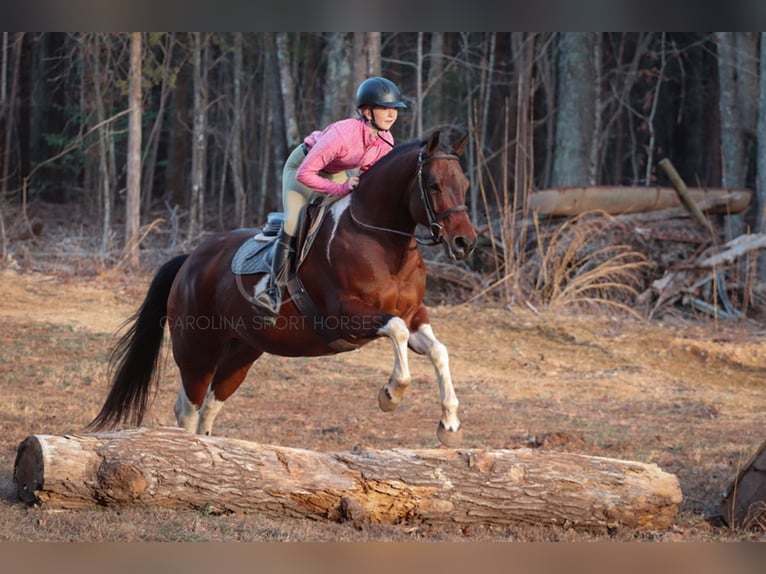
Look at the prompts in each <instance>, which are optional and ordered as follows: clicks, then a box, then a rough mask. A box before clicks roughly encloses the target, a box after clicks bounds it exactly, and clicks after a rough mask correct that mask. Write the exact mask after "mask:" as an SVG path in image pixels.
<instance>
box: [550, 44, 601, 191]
mask: <svg viewBox="0 0 766 574" xmlns="http://www.w3.org/2000/svg"><path fill="white" fill-rule="evenodd" d="M594 40H595V36H594V34H593V33H591V32H564V33H561V34H560V35H559V49H558V85H557V90H556V93H557V102H558V108H557V110H556V136H555V137H556V141H555V150H556V153H555V156H554V161H553V177H552V182H551V183H552V185H554V186H561V185H585V184H586V183H587V182H588V175H589V171H588V165H589V163H590V146H591V145H592V142H591V137H592V135H593V128H592V126H593V119H594V111H595V110H594V102H595V99H596V98H595V93H594V90H595V88H594V86H595V77H594V70H593V44H594Z"/></svg>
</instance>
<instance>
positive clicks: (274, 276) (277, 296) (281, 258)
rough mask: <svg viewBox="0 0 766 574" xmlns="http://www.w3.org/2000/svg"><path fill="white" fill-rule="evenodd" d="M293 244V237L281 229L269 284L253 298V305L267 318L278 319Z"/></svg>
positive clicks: (275, 246) (272, 261)
mask: <svg viewBox="0 0 766 574" xmlns="http://www.w3.org/2000/svg"><path fill="white" fill-rule="evenodd" d="M291 243H292V237H291V236H290V235H288V234H287V233H285V230H284V228H283V229H280V230H279V236H278V237H277V239H276V245H274V254H273V259H272V260H271V274H270V276H269V279H268V284H267V286H266V288H265V289H264V290H263V291H260V292H257V293H255V294H254V295H253V298H252V303H253V305H255V306H256V307H257V308H258V309H259V310H260V311H262V312H263V314H264V315H266V316H267V317H271V318H276V317H277V315H279V306H280V305H281V304H282V294H281V292H282V287H284V286H285V285H286V284H287V262H288V260H289V259H290V244H291Z"/></svg>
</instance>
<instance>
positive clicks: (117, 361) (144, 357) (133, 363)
mask: <svg viewBox="0 0 766 574" xmlns="http://www.w3.org/2000/svg"><path fill="white" fill-rule="evenodd" d="M187 257H188V255H179V256H178V257H175V258H173V259H171V260H170V261H168V262H167V263H165V264H164V265H163V266H162V267H160V269H159V271H157V274H156V275H155V276H154V279H152V283H151V285H150V286H149V291H148V292H147V294H146V298H145V299H144V302H143V303H142V304H141V307H139V309H138V311H136V313H135V315H133V316H132V317H130V318H129V319H128V320H127V321H126V322H125V324H124V325H123V327H124V326H125V325H128V324H129V323H130V322H131V321H132V323H133V324H132V325H131V326H130V329H129V330H128V331H127V332H126V333H125V334H124V335H123V336H122V337H121V338H120V339H119V341H118V342H117V344H116V345H115V347H114V349H112V353H111V355H110V357H109V367H110V368H109V371H110V373H114V375H113V376H112V383H111V387H110V389H109V394H108V395H107V397H106V401H105V402H104V406H102V407H101V410H100V411H99V413H98V415H96V418H95V419H93V421H92V422H91V423H90V424H89V425H88V429H90V430H101V429H105V428H114V427H116V426H118V425H119V424H120V423H128V424H130V425H133V426H140V425H141V422H142V421H143V418H144V413H145V412H146V408H147V405H148V402H149V392H150V390H151V388H152V387H156V386H157V382H158V380H159V368H158V367H159V358H160V348H161V346H162V338H163V336H164V334H165V323H166V322H167V304H168V297H169V295H170V287H171V285H172V284H173V280H174V279H175V277H176V275H177V274H178V271H179V269H180V268H181V265H183V263H184V261H186V258H187Z"/></svg>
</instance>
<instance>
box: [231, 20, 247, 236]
mask: <svg viewBox="0 0 766 574" xmlns="http://www.w3.org/2000/svg"><path fill="white" fill-rule="evenodd" d="M232 83H233V90H234V98H233V99H234V110H233V114H232V115H233V117H232V122H231V155H230V156H229V163H230V165H231V175H232V183H233V185H234V212H235V217H236V220H237V225H238V226H239V227H244V225H245V217H246V215H247V195H246V194H245V182H244V157H243V153H242V129H243V126H244V124H245V119H244V114H245V110H244V106H243V104H242V33H241V32H235V33H234V66H233V69H232Z"/></svg>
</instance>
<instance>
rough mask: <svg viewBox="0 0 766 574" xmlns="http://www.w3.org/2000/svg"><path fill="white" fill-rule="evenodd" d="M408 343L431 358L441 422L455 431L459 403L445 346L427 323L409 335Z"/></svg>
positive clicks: (457, 424)
mask: <svg viewBox="0 0 766 574" xmlns="http://www.w3.org/2000/svg"><path fill="white" fill-rule="evenodd" d="M409 343H410V346H411V347H412V350H413V351H415V352H416V353H419V354H422V355H428V358H429V359H431V363H433V366H434V369H435V370H436V380H437V383H438V385H439V394H440V396H441V402H442V418H441V424H442V425H443V426H444V429H445V430H447V431H450V432H454V431H457V430H458V429H459V428H460V420H459V419H458V416H457V409H458V406H459V403H458V400H457V395H456V394H455V387H454V386H453V384H452V375H451V374H450V369H449V353H448V351H447V347H445V346H444V344H443V343H441V342H440V341H439V340H438V339H437V338H436V336H435V335H434V331H433V329H432V328H431V325H429V324H424V325H421V326H420V327H419V328H418V330H417V332H415V333H413V334H412V335H411V336H410V341H409Z"/></svg>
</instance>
